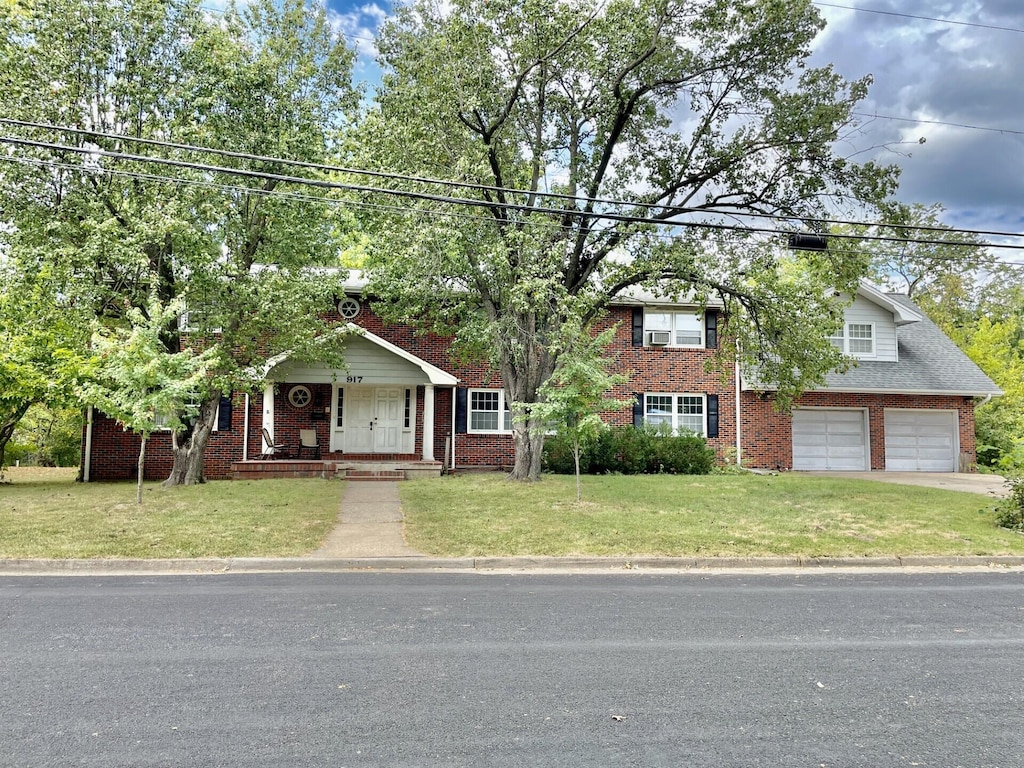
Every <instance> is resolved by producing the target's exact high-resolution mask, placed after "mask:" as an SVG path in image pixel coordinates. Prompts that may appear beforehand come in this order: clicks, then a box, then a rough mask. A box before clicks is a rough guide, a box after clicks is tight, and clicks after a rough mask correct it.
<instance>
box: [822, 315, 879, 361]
mask: <svg viewBox="0 0 1024 768" xmlns="http://www.w3.org/2000/svg"><path fill="white" fill-rule="evenodd" d="M853 325H859V326H864V327H866V328H870V329H871V338H870V341H871V351H870V352H851V351H850V341H851V338H850V326H853ZM829 339H830V341H832V342H841V343H840V344H839V345H838V346H839V350H840V351H841V352H842V353H843V354H844V355H846V356H847V357H853V358H856V359H858V360H871V359H873V358H876V357H878V333H877V327H876V323H875V322H874V321H864V322H861V321H857V320H848V321H845V322H844V323H843V325H842V327H841V328H839V329H838V330H837V332H836V334H835V335H833V336H830V337H829ZM868 340H869V339H864V338H860V337H858V338H857V339H855V341H868Z"/></svg>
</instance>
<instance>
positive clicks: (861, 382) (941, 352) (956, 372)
mask: <svg viewBox="0 0 1024 768" xmlns="http://www.w3.org/2000/svg"><path fill="white" fill-rule="evenodd" d="M888 296H889V297H890V298H891V299H893V300H894V301H896V302H899V303H900V304H903V305H905V306H908V307H910V308H912V309H914V310H917V311H919V312H920V310H919V309H918V308H917V306H915V304H914V302H913V301H911V300H910V299H909V298H907V297H906V296H901V295H898V294H888ZM923 314H924V313H922V315H923ZM896 340H897V343H898V345H899V361H898V362H886V361H882V360H861V361H860V362H859V363H858V364H857V365H856V366H855V367H853V368H851V369H850V370H849V371H847V372H846V373H830V374H828V376H827V377H826V379H825V386H824V387H822V388H821V389H822V390H841V391H844V392H878V391H883V392H906V393H908V394H944V395H946V394H948V395H974V396H982V395H1001V394H1002V390H1000V389H999V387H997V386H996V384H995V382H994V381H992V379H990V378H989V377H988V376H986V375H985V374H984V373H983V372H982V370H981V369H980V368H979V367H978V366H977V365H975V364H974V363H973V362H972V361H971V359H970V358H969V357H967V355H965V354H964V353H963V352H962V351H961V350H960V348H959V347H958V346H957V345H956V344H954V343H953V340H952V339H950V338H949V337H948V336H947V335H946V334H945V333H943V332H942V330H941V329H940V328H939V327H938V326H937V325H935V323H933V322H932V321H931V320H929V319H928V318H927V317H925V318H924V319H923V320H921V321H920V322H916V323H909V324H907V325H902V326H899V327H898V328H897V329H896Z"/></svg>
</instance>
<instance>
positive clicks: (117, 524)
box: [0, 468, 344, 558]
mask: <svg viewBox="0 0 1024 768" xmlns="http://www.w3.org/2000/svg"><path fill="white" fill-rule="evenodd" d="M8 475H9V479H11V480H12V482H11V483H9V484H2V485H0V558H118V557H125V558H175V557H247V556H254V557H274V556H289V555H302V554H305V553H308V552H310V551H312V550H314V549H316V548H317V547H318V546H319V545H320V543H321V542H322V541H323V539H324V537H326V535H327V534H328V532H329V531H330V530H331V528H332V527H333V525H334V522H335V520H336V518H337V516H338V510H339V508H340V504H341V492H342V489H343V488H344V483H338V482H329V481H326V480H305V479H303V480H260V481H258V482H250V481H236V482H229V481H221V482H212V483H206V484H205V485H197V486H191V487H188V488H172V489H163V488H161V487H160V485H159V484H158V483H147V484H146V485H145V486H144V489H143V503H142V506H139V505H137V504H136V503H135V483H88V484H84V485H83V484H80V483H75V482H73V481H74V477H75V471H74V470H32V469H27V468H26V469H13V470H9V472H8Z"/></svg>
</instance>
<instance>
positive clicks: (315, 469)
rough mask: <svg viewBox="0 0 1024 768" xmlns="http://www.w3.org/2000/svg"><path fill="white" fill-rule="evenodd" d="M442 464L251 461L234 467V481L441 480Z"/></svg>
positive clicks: (380, 459) (376, 459)
mask: <svg viewBox="0 0 1024 768" xmlns="http://www.w3.org/2000/svg"><path fill="white" fill-rule="evenodd" d="M443 466H444V465H443V464H442V463H441V462H440V461H422V460H420V459H416V458H415V457H399V456H387V455H381V456H377V455H374V456H372V457H353V456H335V457H332V456H331V455H330V454H327V455H325V456H323V457H322V458H319V459H251V460H249V461H235V462H232V464H231V479H232V480H269V479H272V478H292V477H319V478H324V479H327V480H356V481H366V480H412V479H417V478H423V477H440V476H441V471H442V469H443Z"/></svg>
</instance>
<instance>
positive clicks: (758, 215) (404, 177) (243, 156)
mask: <svg viewBox="0 0 1024 768" xmlns="http://www.w3.org/2000/svg"><path fill="white" fill-rule="evenodd" d="M0 124H6V125H12V126H18V127H23V128H37V129H42V130H50V131H57V132H65V133H71V134H75V135H80V136H88V137H98V138H104V139H109V140H113V141H124V142H132V143H137V144H142V145H145V146H154V147H160V148H165V149H176V150H181V151H184V152H197V153H205V154H213V155H218V156H221V157H229V158H232V159H238V160H248V161H252V162H261V163H269V164H276V165H284V166H290V167H297V168H306V169H312V170H317V171H325V172H329V173H342V174H349V175H354V176H369V177H371V178H380V179H388V180H392V181H402V182H414V183H419V184H427V185H433V186H443V187H448V188H452V189H468V190H473V191H482V192H493V193H502V194H512V195H522V196H524V197H530V196H535V197H540V198H547V199H551V200H558V201H564V202H571V203H573V204H575V205H576V206H579V205H584V206H586V205H591V204H597V205H602V206H610V207H621V208H632V209H634V210H636V209H641V210H657V211H665V210H667V209H673V210H674V211H675V213H676V215H686V214H705V215H716V214H717V215H721V216H730V217H742V218H753V219H769V220H773V221H799V222H801V223H804V224H823V225H829V224H844V225H850V226H880V227H886V228H891V227H899V228H901V229H911V230H915V231H924V232H944V233H956V234H961V235H967V236H972V235H973V236H976V237H977V236H989V237H1006V238H1019V237H1021V236H1022V235H1020V234H1018V233H1014V232H1002V231H998V230H980V229H979V230H971V229H957V228H953V227H942V226H930V225H923V224H918V225H915V224H882V223H874V222H863V221H850V220H843V219H819V218H811V217H803V216H787V215H783V214H773V213H762V212H753V211H752V212H746V211H743V212H739V211H733V210H720V209H715V208H694V207H678V208H677V207H675V206H671V205H669V204H659V203H645V202H640V201H627V200H616V199H609V198H590V197H579V196H575V195H567V194H561V193H557V192H544V191H540V190H538V191H530V190H524V189H514V188H507V187H496V186H493V185H487V184H474V183H469V182H460V181H451V180H441V179H433V178H427V177H422V176H411V175H408V174H400V173H392V172H385V171H371V170H367V169H360V168H350V167H345V166H338V165H328V164H324V163H313V162H308V161H304V160H291V159H287V158H280V157H270V156H266V155H255V154H251V153H248V152H237V151H233V150H225V149H215V148H212V147H202V146H197V145H193V144H182V143H178V142H171V141H164V140H159V139H145V138H136V137H133V136H128V135H125V134H117V133H108V132H103V131H95V130H90V129H84V128H73V127H70V126H60V125H54V124H50V123H39V122H33V121H26V120H15V119H11V118H3V117H0ZM8 140H9V141H16V140H17V139H16V138H10V139H7V138H5V137H0V141H8ZM52 146H54V147H56V146H61V145H52ZM62 148H64V149H71V150H73V151H78V150H77V149H76V148H71V147H66V146H62ZM84 151H85V152H88V153H92V152H95V150H84ZM99 151H100V152H102V153H104V154H106V155H108V156H111V157H116V156H117V155H116V153H112V152H109V151H107V150H102V148H100V150H99ZM126 157H128V159H133V160H139V161H151V162H163V161H162V160H161V159H159V158H152V157H151V156H147V155H138V156H134V155H133V156H126ZM180 162H181V161H174V163H180ZM168 163H171V161H168ZM210 168H213V169H216V170H218V171H220V172H233V171H231V169H226V168H223V167H220V166H210ZM238 173H240V174H242V175H244V174H245V173H246V172H243V171H242V170H238ZM282 179H288V180H292V181H301V180H302V179H304V177H282ZM309 183H311V184H312V183H313V180H309ZM339 183H340V182H339ZM354 188H356V189H358V190H360V191H378V190H379V188H376V187H359V186H358V185H354ZM396 192H397V191H396ZM414 194H415V193H411V192H410V193H409V195H410V196H412V195H414ZM452 200H458V201H466V198H452ZM472 202H474V203H476V204H479V205H481V206H482V207H502V204H499V203H486V202H483V201H472ZM508 205H509V207H515V206H512V205H511V204H508ZM517 209H519V210H535V211H537V212H541V213H551V212H552V210H556V211H557V212H559V213H562V214H571V213H573V211H572V210H563V209H543V208H529V207H526V206H518V207H517ZM577 210H578V211H579V214H580V215H585V214H584V210H583V209H582V208H577ZM593 215H594V216H597V217H600V216H599V215H598V214H596V213H595V214H593ZM611 216H612V214H609V215H608V216H607V217H611ZM628 218H629V220H632V221H643V222H646V223H651V222H650V219H645V218H643V217H635V216H634V217H628ZM766 231H767V230H766ZM771 231H774V230H771Z"/></svg>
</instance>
